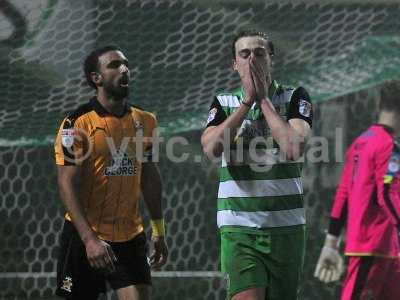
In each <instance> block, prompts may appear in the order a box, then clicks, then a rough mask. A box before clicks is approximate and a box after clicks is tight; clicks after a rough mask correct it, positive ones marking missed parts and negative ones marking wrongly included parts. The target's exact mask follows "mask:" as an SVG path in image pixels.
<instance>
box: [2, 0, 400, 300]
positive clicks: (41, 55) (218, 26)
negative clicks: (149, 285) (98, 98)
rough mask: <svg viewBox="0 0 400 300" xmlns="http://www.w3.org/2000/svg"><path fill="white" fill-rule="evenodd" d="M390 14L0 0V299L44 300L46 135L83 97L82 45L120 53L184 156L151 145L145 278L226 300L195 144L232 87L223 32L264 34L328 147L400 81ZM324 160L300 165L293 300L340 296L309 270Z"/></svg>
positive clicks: (53, 188)
mask: <svg viewBox="0 0 400 300" xmlns="http://www.w3.org/2000/svg"><path fill="white" fill-rule="evenodd" d="M399 8H400V5H399V4H398V3H397V1H394V0H393V1H390V0H381V1H379V0H375V1H365V0H364V1H361V0H360V1H358V0H321V1H316V0H298V1H297V0H279V1H278V0H272V1H261V0H253V1H251V0H241V1H239V0H229V1H228V0H219V1H211V0H187V1H186V0H185V1H179V0H170V1H168V0H142V1H139V0H116V1H103V0H98V1H95V0H85V1H78V0H73V1H70V0H35V1H24V0H1V1H0V92H1V102H0V103H1V106H0V161H1V164H0V189H1V201H0V218H1V219H2V221H1V222H0V245H1V247H0V287H2V288H1V289H0V298H1V299H3V298H4V299H51V298H52V297H53V292H54V287H55V277H54V276H55V273H54V272H55V258H56V256H57V251H58V249H57V240H58V233H59V231H60V229H61V226H62V214H63V208H62V205H61V201H60V199H59V196H58V191H57V183H56V173H55V166H54V161H53V149H52V143H53V139H54V135H55V132H56V130H57V128H58V126H59V124H60V122H61V119H62V117H63V116H65V115H66V114H67V113H68V112H70V111H72V110H74V109H75V108H76V107H78V106H79V105H80V104H82V103H84V102H86V101H87V100H88V98H89V97H90V96H91V95H92V94H93V92H92V91H91V90H90V88H89V87H87V86H86V84H85V81H84V76H83V73H82V66H81V65H82V60H83V59H84V57H85V56H86V55H87V54H88V53H89V52H90V51H91V50H93V49H94V48H97V47H100V46H104V45H107V44H116V45H118V46H119V47H121V48H122V49H123V51H124V53H125V55H126V56H127V57H128V59H129V60H130V64H131V66H132V69H131V72H133V74H134V78H135V81H134V84H133V87H132V90H131V99H130V102H132V103H134V104H135V105H138V106H140V107H142V108H144V109H145V110H148V111H152V112H154V113H155V114H156V115H157V117H158V119H159V125H160V128H161V131H162V135H163V136H164V137H166V141H168V140H169V139H170V138H171V137H176V136H178V135H179V136H181V137H182V136H183V137H185V138H186V139H187V140H188V141H189V144H188V145H187V146H185V147H180V148H179V147H177V148H176V149H175V150H176V151H177V152H180V153H182V152H186V153H189V158H188V159H186V160H185V162H182V163H174V162H171V161H170V160H169V159H168V158H167V157H165V154H164V152H163V151H164V150H165V147H166V145H164V146H163V147H162V151H161V172H162V177H163V181H164V204H165V213H166V222H167V223H168V229H167V232H168V239H167V241H168V245H169V248H170V258H169V261H168V263H167V265H166V266H165V267H164V268H163V269H162V271H160V272H155V273H154V287H155V289H154V298H155V299H179V300H182V299H224V298H225V291H224V288H225V283H224V280H223V279H222V278H221V277H220V274H219V238H218V234H217V228H216V220H215V215H216V213H215V210H216V194H217V176H218V174H217V169H216V167H215V166H213V165H212V164H210V163H209V162H208V161H207V160H206V159H204V157H203V156H202V154H201V146H200V144H199V139H200V134H201V129H202V128H203V126H204V123H205V120H206V118H207V112H208V107H209V105H210V103H211V101H212V99H213V96H214V94H215V92H216V91H218V90H221V89H224V90H230V89H233V88H236V87H237V86H238V85H239V84H240V80H239V78H238V76H237V75H236V74H235V73H234V72H233V71H232V70H231V49H230V43H231V40H232V37H233V35H234V33H235V32H237V31H239V30H240V29H244V28H255V29H259V30H263V31H265V32H267V33H268V35H269V36H270V37H271V39H272V40H273V41H274V44H275V48H276V55H275V58H274V77H275V78H276V79H277V80H278V81H281V82H283V83H285V84H293V85H296V86H298V85H302V86H304V87H306V88H307V90H308V91H309V92H310V94H311V96H312V99H313V101H314V102H315V103H316V104H315V109H316V113H315V116H316V118H315V121H314V128H313V133H314V135H315V136H323V137H327V138H328V141H329V145H330V147H332V149H331V148H330V149H331V150H332V151H331V152H330V153H333V154H335V151H337V152H340V149H339V150H335V149H334V148H335V147H336V144H337V143H339V144H340V145H342V146H343V147H342V148H344V147H345V146H347V145H348V143H349V142H350V140H351V138H352V137H354V136H355V135H356V134H358V133H360V131H361V130H362V129H363V128H365V127H366V126H367V125H368V124H369V123H370V122H371V121H372V120H373V117H374V114H373V113H372V112H374V111H375V108H376V99H377V97H376V89H375V87H376V86H378V85H379V84H381V83H383V82H385V81H387V80H390V79H392V78H395V77H398V76H399V75H400V37H399V34H398V33H399V32H400V22H399V14H398V11H399ZM327 100H330V101H327ZM336 128H339V129H340V130H336ZM178 154H179V153H178ZM178 154H177V155H178ZM333 154H332V156H330V157H329V162H326V161H322V162H319V163H313V164H311V163H306V167H305V169H304V181H305V190H306V204H307V214H308V220H309V222H308V227H309V230H310V231H309V241H308V252H307V258H306V259H307V260H306V268H305V274H304V278H305V281H304V285H303V291H302V294H303V296H304V297H303V298H304V299H322V298H323V297H330V296H333V295H336V294H337V292H338V286H336V287H326V286H323V285H322V284H319V283H318V282H316V281H315V280H314V279H313V278H312V269H313V268H314V266H315V262H316V259H317V255H318V252H319V251H320V246H321V243H322V240H321V239H322V232H323V229H324V228H325V227H326V218H325V217H326V216H327V211H328V208H329V207H330V201H331V198H332V195H333V192H334V188H335V182H336V181H337V176H338V175H339V172H340V168H341V164H340V159H339V160H338V159H336V157H335V156H334V155H333ZM147 228H148V226H147ZM110 297H111V296H110ZM327 299H328V298H327Z"/></svg>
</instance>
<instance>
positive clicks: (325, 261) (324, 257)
mask: <svg viewBox="0 0 400 300" xmlns="http://www.w3.org/2000/svg"><path fill="white" fill-rule="evenodd" d="M337 240H338V238H337V237H334V236H332V235H330V234H328V235H327V237H326V240H325V245H324V246H323V247H322V250H321V254H320V256H319V259H318V263H317V267H316V268H315V272H314V277H317V278H318V279H319V280H321V281H322V282H324V283H329V282H334V281H337V280H339V279H340V276H341V275H342V273H343V270H344V266H343V258H342V256H341V255H340V254H339V251H338V246H337V245H338V242H337Z"/></svg>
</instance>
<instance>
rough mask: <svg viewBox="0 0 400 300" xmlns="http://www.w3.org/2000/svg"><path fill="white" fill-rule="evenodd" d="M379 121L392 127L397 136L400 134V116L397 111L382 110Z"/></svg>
mask: <svg viewBox="0 0 400 300" xmlns="http://www.w3.org/2000/svg"><path fill="white" fill-rule="evenodd" d="M378 123H379V124H382V125H386V126H388V127H390V128H392V129H393V130H394V135H395V136H399V135H400V118H399V116H398V115H397V114H396V113H395V112H391V111H382V112H381V113H380V114H379V119H378Z"/></svg>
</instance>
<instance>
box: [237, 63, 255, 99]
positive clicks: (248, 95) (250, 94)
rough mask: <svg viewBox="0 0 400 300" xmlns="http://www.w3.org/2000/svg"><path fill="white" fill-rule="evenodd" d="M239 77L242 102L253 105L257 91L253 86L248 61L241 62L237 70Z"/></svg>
mask: <svg viewBox="0 0 400 300" xmlns="http://www.w3.org/2000/svg"><path fill="white" fill-rule="evenodd" d="M239 74H240V78H241V80H242V86H243V89H244V100H243V101H244V102H246V103H247V104H249V105H253V103H254V102H255V100H256V99H257V91H256V87H255V86H254V80H253V75H252V73H251V70H250V63H245V64H243V66H242V68H241V72H239Z"/></svg>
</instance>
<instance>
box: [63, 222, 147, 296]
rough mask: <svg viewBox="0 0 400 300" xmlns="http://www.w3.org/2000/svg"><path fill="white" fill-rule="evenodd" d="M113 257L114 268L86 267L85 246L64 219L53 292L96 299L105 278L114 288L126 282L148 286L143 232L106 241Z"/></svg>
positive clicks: (127, 283) (70, 224)
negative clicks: (116, 240) (107, 270)
mask: <svg viewBox="0 0 400 300" xmlns="http://www.w3.org/2000/svg"><path fill="white" fill-rule="evenodd" d="M107 243H109V244H110V245H111V247H112V249H113V251H114V253H115V256H116V257H117V260H118V261H117V262H116V265H115V267H116V271H115V272H113V273H111V274H105V273H102V272H100V271H98V270H95V269H93V268H91V267H90V265H89V262H88V260H87V257H86V249H85V246H84V244H83V242H82V240H81V239H80V237H79V234H78V232H77V231H76V229H75V227H74V226H73V225H72V223H71V222H69V221H65V223H64V227H63V231H62V234H61V239H60V252H59V257H58V262H57V290H56V294H57V295H58V296H60V297H63V298H67V299H75V300H76V299H82V300H83V299H85V300H86V299H87V300H92V299H97V297H98V296H99V294H100V293H104V292H106V281H108V282H109V284H110V285H111V287H112V288H113V289H114V290H117V289H120V288H123V287H127V286H130V285H137V284H146V285H151V274H150V266H149V263H148V260H147V255H146V254H147V243H146V236H145V234H144V233H140V234H139V235H137V236H136V237H135V238H133V239H132V240H129V241H126V242H119V243H118V242H107Z"/></svg>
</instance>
